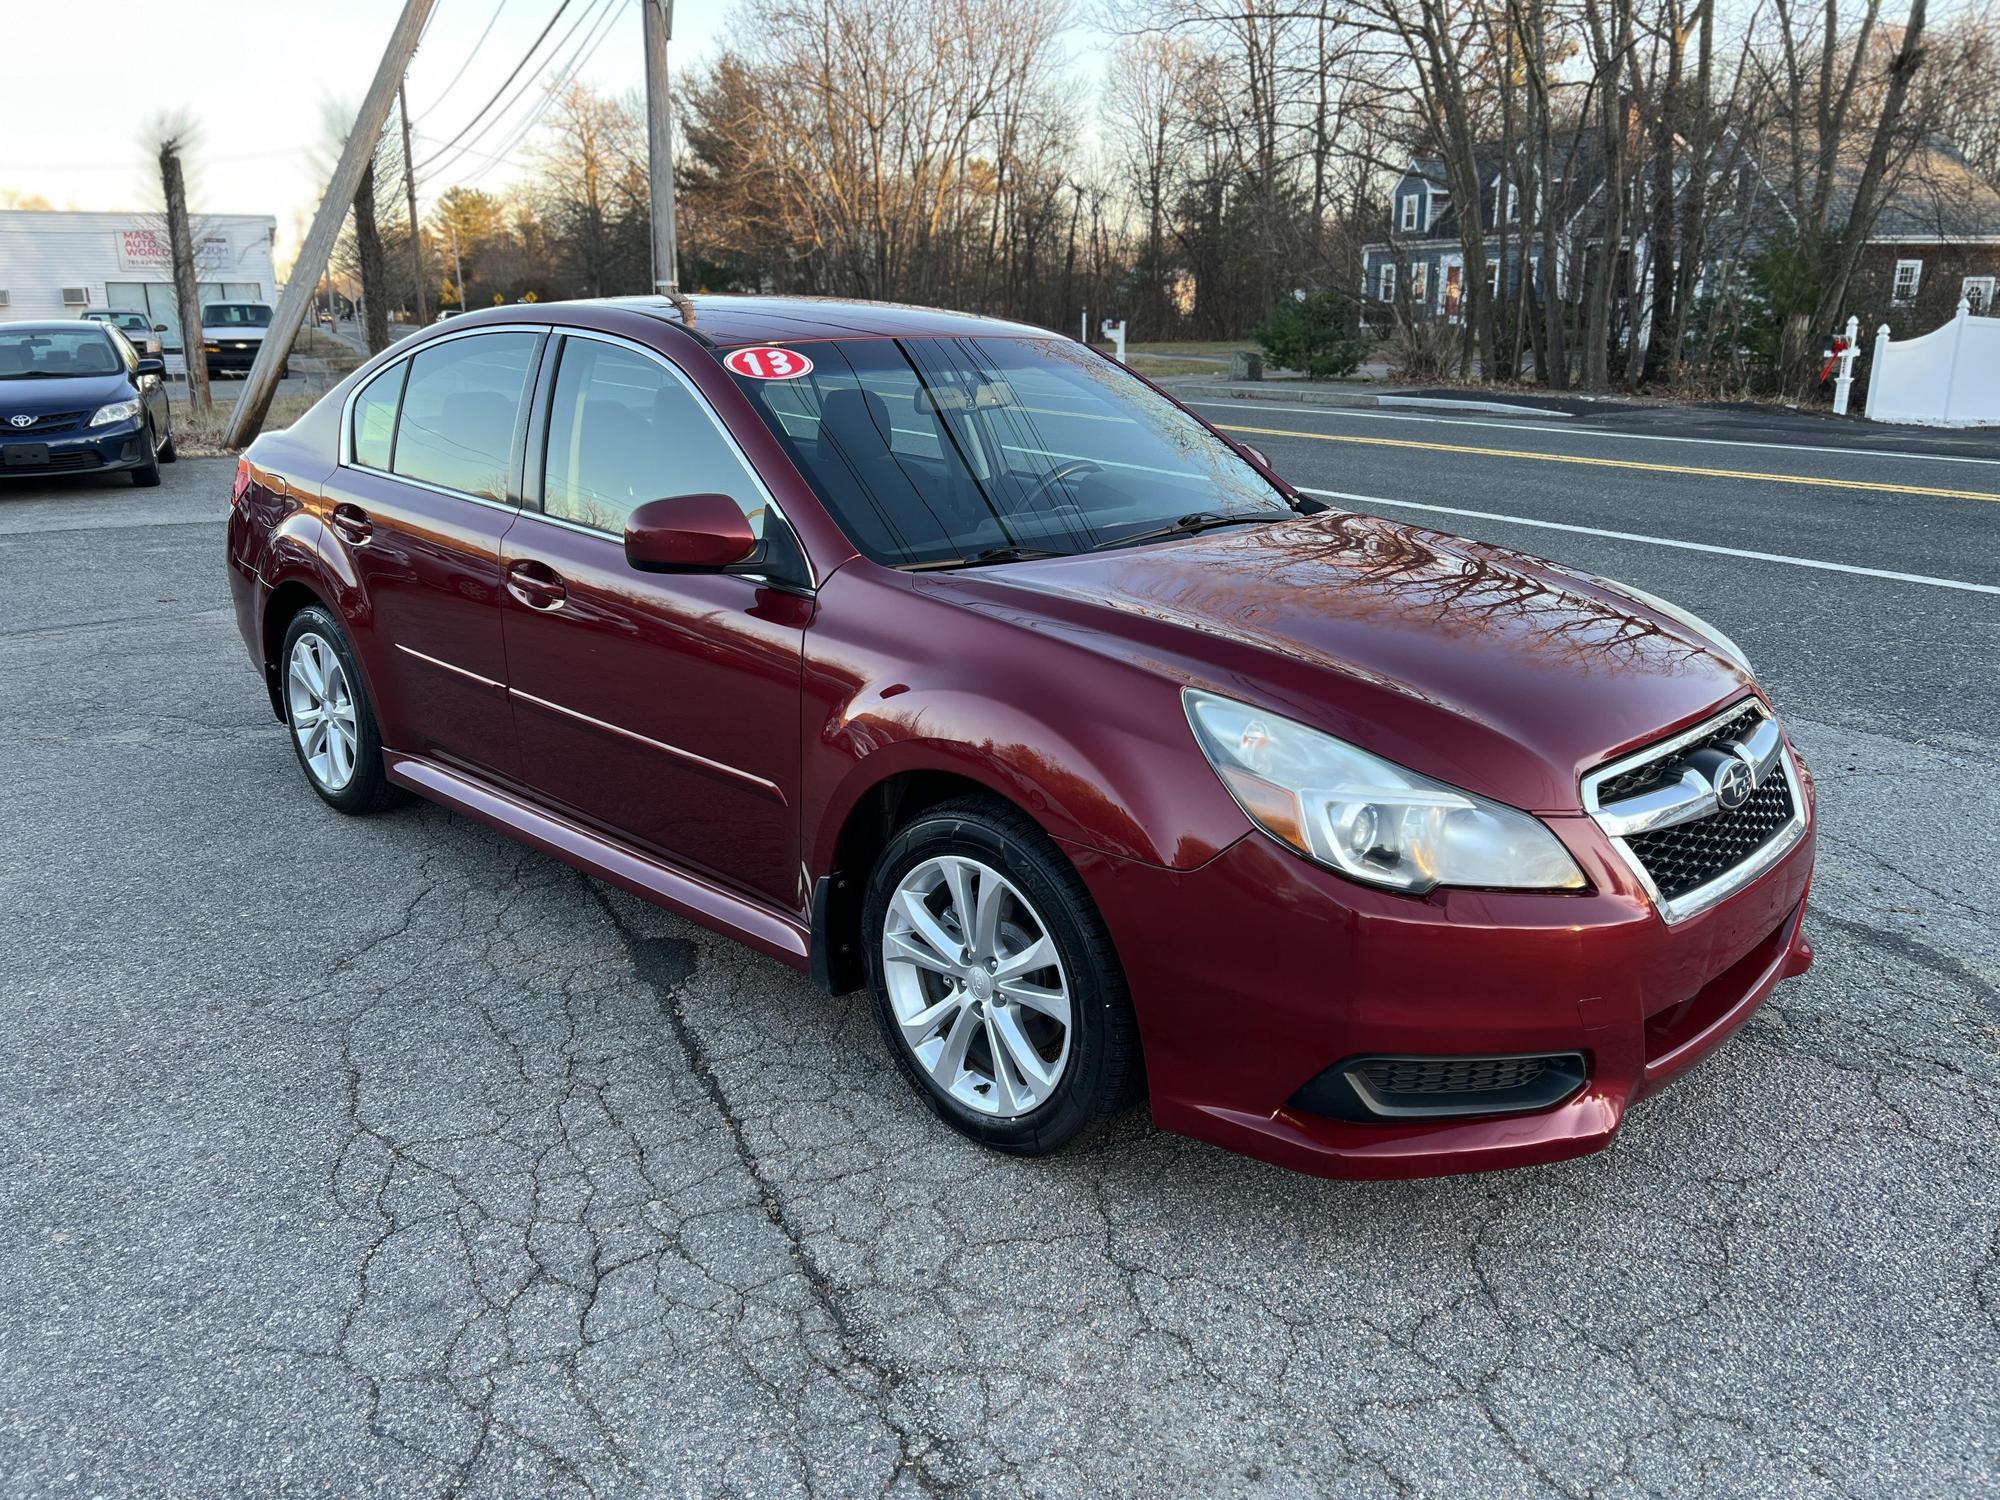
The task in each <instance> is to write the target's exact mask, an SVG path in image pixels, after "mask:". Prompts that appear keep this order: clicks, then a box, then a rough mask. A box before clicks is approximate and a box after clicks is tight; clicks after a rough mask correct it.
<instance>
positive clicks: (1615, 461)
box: [1215, 422, 2000, 501]
mask: <svg viewBox="0 0 2000 1500" xmlns="http://www.w3.org/2000/svg"><path fill="white" fill-rule="evenodd" d="M1215 425H1216V426H1217V427H1219V428H1221V429H1222V430H1223V431H1224V432H1244V433H1251V434H1254V435H1255V436H1258V437H1288V438H1310V439H1312V440H1313V441H1314V442H1316V443H1363V444H1366V445H1368V446H1370V447H1376V448H1427V449H1429V450H1431V451H1432V452H1434V453H1471V454H1476V455H1478V456H1479V457H1482V458H1531V459H1538V460H1540V461H1541V462H1543V463H1548V464H1586V465H1589V466H1590V467H1592V468H1598V469H1642V470H1644V471H1646V472H1647V473H1649V474H1695V475H1699V476H1701V477H1703V478H1705V479H1760V480H1763V481H1764V482H1765V483H1767V484H1805V485H1816V486H1818V487H1820V488H1822V489H1832V490H1873V491H1875V492H1877V493H1880V494H1885V495H1932V496H1935V497H1937V498H1938V499H1941V500H1990V501H2000V495H1996V494H1992V493H1989V492H1988V491H1986V490H1947V489H1940V488H1937V487H1936V486H1934V485H1926V484H1878V483H1876V482H1874V481H1873V480H1868V479H1827V478H1820V477H1817V476H1815V475H1811V474H1762V473H1759V472H1758V471H1757V470H1755V469H1700V468H1694V467H1692V466H1690V465H1687V464H1648V463H1641V462H1639V461H1638V460H1637V459H1630V458H1587V457H1585V456H1584V455H1582V454H1580V453H1535V452H1531V451H1529V450H1526V449H1522V448H1475V447H1471V446H1469V445H1467V444H1464V443H1424V442H1418V441H1417V440H1416V439H1414V438H1386V437H1357V436H1355V435H1354V434H1352V433H1345V432H1297V431H1294V430H1292V429H1290V428H1286V427H1238V426H1231V425H1230V424H1228V423H1225V422H1218V423H1216V424H1215Z"/></svg>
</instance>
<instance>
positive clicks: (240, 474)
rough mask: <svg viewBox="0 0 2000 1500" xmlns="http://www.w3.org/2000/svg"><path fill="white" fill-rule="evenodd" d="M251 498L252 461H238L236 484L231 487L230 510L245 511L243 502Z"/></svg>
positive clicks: (244, 459)
mask: <svg viewBox="0 0 2000 1500" xmlns="http://www.w3.org/2000/svg"><path fill="white" fill-rule="evenodd" d="M249 496H250V460H249V459H247V458H239V459H237V460H236V482H235V483H234V484H233V485H231V486H230V487H229V508H230V509H231V510H241V509H243V502H244V501H245V500H247V499H248V498H249Z"/></svg>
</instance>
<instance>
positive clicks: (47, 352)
mask: <svg viewBox="0 0 2000 1500" xmlns="http://www.w3.org/2000/svg"><path fill="white" fill-rule="evenodd" d="M123 368H124V364H123V362H122V361H121V360H120V359H119V358H118V353H117V351H116V350H115V349H113V348H112V347H111V340H110V338H108V337H107V336H106V335H105V333H104V332H103V330H101V329H98V328H61V329H53V330H43V331H39V332H38V331H36V330H34V329H24V330H21V331H18V332H16V331H13V330H10V329H0V380H67V379H69V378H70V377H72V376H75V375H116V374H117V373H118V372H119V371H120V370H122V369H123Z"/></svg>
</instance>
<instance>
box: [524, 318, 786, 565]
mask: <svg viewBox="0 0 2000 1500" xmlns="http://www.w3.org/2000/svg"><path fill="white" fill-rule="evenodd" d="M549 332H550V334H552V335H554V334H561V335H562V336H563V337H564V338H566V339H590V340H593V341H594V342H596V343H600V344H610V345H611V346H612V347H614V348H618V349H626V350H629V351H631V352H632V353H634V354H638V355H642V356H644V357H645V358H647V359H650V360H652V361H653V363H655V364H657V365H659V366H660V368H662V369H663V370H665V371H666V372H667V373H668V374H669V375H671V376H673V378H674V379H675V380H678V381H679V382H680V383H681V386H682V388H683V389H685V390H686V391H687V393H688V395H689V396H691V397H693V398H694V404H695V405H696V406H697V407H698V408H699V409H700V410H701V412H702V414H703V415H704V416H706V417H707V418H708V421H709V425H710V426H711V427H713V428H714V429H715V431H716V433H717V434H718V435H719V436H720V437H721V438H722V441H723V442H724V443H726V444H728V445H729V451H730V452H731V453H732V454H734V455H735V457H736V462H737V463H738V464H740V465H741V466H742V468H743V472H744V473H745V474H747V475H748V476H749V478H750V482H751V483H752V484H754V485H756V486H757V493H758V494H760V495H762V496H763V497H764V508H765V509H766V510H767V511H768V512H769V513H770V514H771V515H774V516H776V517H777V518H778V520H779V521H780V522H782V523H783V524H784V527H785V529H786V530H787V531H789V532H791V533H792V535H793V536H794V537H796V536H797V535H798V528H797V527H795V526H793V525H792V522H791V518H790V517H789V516H787V515H786V514H785V509H784V507H783V506H781V505H780V504H778V497H777V496H776V495H773V494H772V493H771V487H770V486H769V485H767V484H766V483H764V476H763V475H762V474H759V473H758V472H757V466H756V465H755V464H753V463H752V462H750V455H749V454H747V453H745V452H744V451H743V445H742V444H741V443H739V442H737V441H736V434H735V433H733V432H731V431H730V430H729V424H728V423H727V422H724V421H723V420H722V417H721V414H720V413H718V412H717V411H716V409H715V408H714V407H713V406H712V405H710V404H709V400H708V397H706V396H704V395H703V394H702V392H701V387H699V386H698V385H696V384H695V383H694V382H693V381H692V380H690V379H689V378H688V374H687V372H686V371H685V370H683V369H682V368H681V367H680V366H679V365H677V364H675V363H674V362H673V361H672V360H670V359H668V358H667V357H666V355H664V354H662V353H660V351H659V350H657V349H649V348H648V347H647V346H646V345H644V344H641V343H638V342H637V341H635V340H633V339H629V338H625V337H623V336H622V335H619V334H615V333H604V332H601V331H600V330H598V329H595V328H567V327H553V326H552V327H551V328H550V329H549ZM561 378H562V367H561V364H560V362H558V364H557V367H556V373H555V379H556V380H560V379H561ZM531 394H532V393H531ZM549 398H550V400H551V401H553V400H554V398H555V381H554V380H551V381H550V383H549ZM548 442H549V434H548V426H547V424H546V423H544V424H543V430H542V455H541V459H540V462H541V463H542V465H543V469H544V473H543V475H542V497H541V505H540V506H538V507H529V506H526V505H523V506H522V507H520V510H521V514H522V515H524V516H537V517H539V518H541V519H542V520H544V521H547V522H549V523H550V524H551V525H555V526H564V527H567V528H569V529H570V530H571V531H580V532H582V533H583V534H584V535H585V536H596V537H608V538H610V539H611V540H613V541H617V542H622V541H623V535H622V533H619V532H614V531H605V530H602V529H601V528H599V527H596V526H586V525H584V524H583V523H582V522H581V521H572V520H570V519H568V518H567V517H565V516H552V515H550V514H549V512H548V509H547V507H548V494H547V484H548V475H547V472H546V470H547V465H548ZM528 459H529V461H530V462H533V461H535V455H533V454H529V455H528ZM526 484H527V480H526V477H525V475H524V476H523V478H522V485H523V487H524V488H525V487H526ZM759 540H760V541H761V540H762V538H760V539H759ZM798 552H799V556H800V557H802V558H804V559H805V565H806V579H807V584H806V586H807V587H808V588H809V589H814V590H817V589H818V588H819V574H818V572H817V570H815V569H814V567H813V561H812V558H811V556H810V555H809V554H808V553H807V552H806V549H805V544H804V543H800V544H799V547H798ZM743 576H745V577H750V578H757V577H761V576H762V575H761V574H745V575H743Z"/></svg>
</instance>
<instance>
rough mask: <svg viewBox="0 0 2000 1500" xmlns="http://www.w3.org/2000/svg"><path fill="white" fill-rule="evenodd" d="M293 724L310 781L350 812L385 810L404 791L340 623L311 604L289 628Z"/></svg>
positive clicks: (288, 719)
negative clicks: (393, 780)
mask: <svg viewBox="0 0 2000 1500" xmlns="http://www.w3.org/2000/svg"><path fill="white" fill-rule="evenodd" d="M278 670H279V671H280V672H281V673H282V674H283V676H282V679H281V680H282V682H283V698H284V704H285V723H286V724H287V725H288V726H289V727H290V729H291V731H292V749H293V750H294V751H295V752H296V753H297V754H298V757H299V765H300V766H301V767H302V768H303V769H304V771H305V773H306V780H307V781H309V782H311V783H312V789H313V790H314V791H316V792H318V793H319V795H320V796H321V798H322V799H324V800H325V801H326V802H327V803H328V804H329V805H331V806H333V807H336V808H338V809H340V811H342V812H344V813H373V812H380V811H381V810H382V809H383V808H385V807H390V806H392V805H394V804H395V803H396V802H397V801H399V800H401V799H400V794H399V793H398V792H397V790H396V788H395V787H394V786H392V785H391V784H390V782H389V778H388V777H387V776H386V775H385V774H384V773H383V770H382V737H381V734H380V732H379V731H378V730H377V729H376V727H375V713H374V710H373V709H372V708H371V707H370V705H369V702H368V693H367V690H366V689H365V688H364V687H363V686H362V684H361V673H360V671H359V670H358V669H357V668H356V666H355V663H354V651H353V648H352V647H350V646H349V645H348V642H347V633H346V632H345V631H344V630H342V629H341V628H340V622H339V621H338V620H336V619H335V618H334V617H333V615H332V614H331V613H330V612H328V611H327V610H326V609H324V608H322V607H321V606H319V605H317V604H309V605H307V606H306V607H305V608H304V609H302V610H300V611H299V612H298V614H297V615H295V616H294V617H293V618H292V623H291V626H290V628H289V629H287V630H286V631H285V644H284V650H283V654H282V655H281V656H280V657H279V660H278Z"/></svg>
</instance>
